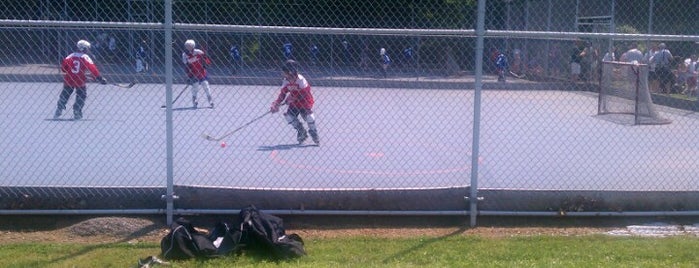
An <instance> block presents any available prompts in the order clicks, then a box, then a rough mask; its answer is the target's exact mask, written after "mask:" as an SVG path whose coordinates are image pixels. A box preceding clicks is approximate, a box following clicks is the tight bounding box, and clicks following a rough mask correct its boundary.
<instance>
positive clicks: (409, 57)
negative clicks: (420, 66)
mask: <svg viewBox="0 0 699 268" xmlns="http://www.w3.org/2000/svg"><path fill="white" fill-rule="evenodd" d="M403 57H404V58H405V65H406V66H407V67H414V66H415V52H414V51H413V47H407V48H405V49H404V50H403Z"/></svg>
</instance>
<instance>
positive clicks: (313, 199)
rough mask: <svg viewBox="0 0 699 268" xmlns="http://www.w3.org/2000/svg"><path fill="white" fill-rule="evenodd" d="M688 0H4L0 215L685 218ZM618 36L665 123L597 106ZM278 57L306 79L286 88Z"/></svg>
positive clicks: (692, 94) (698, 122) (690, 108)
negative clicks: (641, 67)
mask: <svg viewBox="0 0 699 268" xmlns="http://www.w3.org/2000/svg"><path fill="white" fill-rule="evenodd" d="M479 4H482V5H483V7H484V9H482V12H479V9H478V5H479ZM170 10H171V12H170ZM698 12H699V3H697V2H695V1H654V0H642V1H631V0H616V1H615V0H605V1H603V0H577V1H576V0H564V1H550V0H549V1H544V0H505V1H415V0H406V1H379V2H376V1H374V2H361V1H360V2H356V1H355V2H342V1H340V2H338V1H310V0H309V1H286V2H284V1H282V2H273V1H271V2H270V1H250V2H233V1H148V0H125V1H116V0H115V1H69V2H64V1H48V0H37V1H9V2H7V3H6V4H5V8H4V9H3V10H0V19H2V20H0V40H2V43H3V44H4V46H5V51H6V53H3V54H2V55H0V63H1V64H0V65H1V66H0V70H1V71H0V80H1V81H2V82H1V83H2V86H3V88H4V92H5V94H4V95H5V97H4V98H3V99H2V101H0V104H1V105H0V114H2V121H3V124H2V126H3V127H2V130H0V133H1V134H2V137H3V139H2V140H0V148H2V151H3V161H2V162H1V163H0V189H2V192H0V199H2V200H3V202H2V203H1V204H2V207H1V208H0V209H2V210H0V211H2V212H3V213H81V211H82V212H85V211H87V212H89V213H115V212H122V213H154V212H155V213H160V212H163V211H167V212H168V213H172V212H173V210H174V211H175V212H183V211H187V212H219V213H227V212H231V211H235V210H236V209H238V208H240V207H243V206H245V205H248V204H251V203H252V204H256V205H258V207H261V208H263V209H267V210H279V211H280V212H282V213H283V212H284V211H286V212H289V213H309V214H313V213H315V214H343V213H344V214H352V213H361V214H450V215H453V214H456V215H467V214H471V215H472V216H474V215H476V214H481V215H535V214H541V215H558V214H568V215H576V213H577V214H579V215H585V214H586V213H590V214H591V215H610V214H611V215H617V214H618V215H633V214H634V213H640V214H644V215H647V214H649V213H655V214H666V215H667V214H672V213H675V214H693V212H695V211H698V209H697V207H696V204H697V202H696V201H697V200H696V199H697V198H696V192H697V190H699V184H698V183H697V175H699V166H697V164H696V163H697V162H699V151H698V149H697V148H699V146H698V145H699V138H698V137H699V136H697V135H696V133H695V132H696V131H695V130H696V129H698V128H697V127H699V118H698V117H697V114H696V111H697V110H698V107H699V105H698V104H697V91H696V79H697V78H696V77H697V73H696V71H697V70H696V67H695V64H696V56H693V55H694V54H696V53H697V48H698V46H699V45H698V44H697V42H698V41H699V33H697V28H696V27H695V26H696V20H693V17H694V16H693V15H694V14H698ZM479 18H480V19H482V22H483V23H482V24H479V23H478V21H479ZM479 25H483V26H482V27H483V28H480V27H479ZM78 40H86V41H88V42H89V43H90V48H89V50H84V51H79V48H78V47H77V42H78ZM187 40H192V41H194V47H193V49H194V50H190V49H188V48H187V46H186V45H185V43H186V41H187ZM661 44H662V45H661ZM632 46H635V47H636V48H638V49H639V52H640V53H641V54H642V59H640V61H639V63H640V64H647V65H648V66H650V70H651V72H650V74H649V75H648V80H649V81H648V82H649V83H648V86H646V87H642V88H640V89H638V90H641V91H643V90H645V91H647V92H649V94H651V95H652V102H653V103H652V105H654V109H655V110H657V111H658V112H659V113H660V114H661V115H662V117H663V118H668V119H669V121H671V122H672V123H670V124H664V125H633V124H625V123H623V121H621V122H620V121H618V120H616V121H615V120H609V118H608V117H607V116H605V115H598V112H599V109H598V108H599V103H600V99H601V98H600V97H599V96H598V92H600V86H604V85H607V87H610V90H608V91H609V92H616V91H618V90H615V89H616V88H615V86H614V85H615V84H614V83H601V81H602V79H603V78H604V77H609V75H610V74H611V73H605V72H604V71H603V68H602V67H601V66H602V64H601V63H602V61H603V60H606V61H631V60H630V59H631V56H630V55H632V53H628V52H627V51H629V50H630V49H631V48H632ZM658 46H661V47H663V46H664V47H665V48H666V49H668V51H667V52H669V53H664V52H662V50H661V49H660V48H658ZM653 49H655V50H653ZM658 51H661V52H660V53H659V52H658ZM71 53H78V54H71ZM634 53H635V52H634ZM83 54H85V55H88V56H89V58H90V60H89V61H91V62H93V63H94V65H95V66H96V67H97V68H98V71H99V77H100V78H105V79H106V81H105V82H103V84H99V83H98V82H99V80H100V79H99V78H97V77H96V76H97V74H94V73H93V74H92V75H89V74H88V76H87V79H88V82H87V84H86V88H87V89H86V91H83V90H82V89H81V86H82V85H81V83H79V82H78V83H77V84H75V85H73V84H72V83H73V82H76V80H75V78H70V79H68V80H65V79H66V78H64V74H65V73H68V74H69V75H68V76H67V77H72V75H71V74H75V75H77V76H80V73H81V72H82V70H81V69H80V68H82V66H83V65H90V63H89V61H85V57H83V58H81V56H82V55H83ZM643 54H646V55H643ZM69 55H72V56H73V57H74V58H71V60H70V61H68V65H67V67H66V66H63V65H64V64H65V62H66V61H65V59H66V58H67V57H70V56H69ZM634 55H635V54H634ZM653 55H662V57H657V56H656V57H652V56H653ZM289 59H293V60H295V61H296V62H297V63H298V66H297V67H298V72H299V73H300V74H301V76H302V77H305V79H306V81H307V82H308V83H305V82H304V81H303V80H302V79H295V80H293V81H292V82H290V84H291V85H292V86H291V87H284V88H283V87H282V83H283V81H282V66H283V65H284V62H285V61H286V60H289ZM76 62H77V63H80V64H81V65H80V66H78V65H76ZM74 70H75V72H73V71H74ZM656 70H657V72H656ZM665 70H667V74H666V76H665V75H664V74H661V72H665ZM297 78H298V77H297ZM77 80H79V79H77ZM67 81H69V82H67ZM615 81H616V80H615ZM617 82H618V83H625V82H628V81H625V80H623V79H620V80H619V81H617ZM133 83H135V84H133ZM69 84H70V85H73V86H75V87H77V89H75V92H73V93H72V94H70V95H69V94H68V93H71V90H67V91H66V90H65V88H66V86H65V85H69ZM129 84H133V86H132V87H130V86H131V85H129ZM285 85H286V84H285ZM306 85H310V87H311V93H312V95H313V98H314V100H315V103H314V105H313V107H312V108H311V107H305V109H297V104H298V102H303V101H304V100H306V101H307V100H308V97H309V96H308V95H307V94H305V95H304V94H300V95H297V94H296V93H290V94H289V97H287V99H286V102H288V103H289V105H285V104H282V103H280V102H278V103H279V104H280V105H279V106H280V107H279V109H280V111H279V112H276V113H271V112H270V106H273V105H272V103H273V102H274V101H275V100H278V101H281V100H282V99H283V98H284V96H281V95H283V94H281V95H280V93H284V92H285V91H284V90H286V89H289V90H290V92H297V91H301V92H304V91H303V90H304V89H303V88H305V87H306ZM67 88H68V89H70V88H71V87H67ZM623 88H634V89H636V88H638V87H633V86H631V87H623ZM81 92H86V98H84V99H83V97H82V95H80V94H78V93H81ZM60 94H65V95H60ZM65 96H69V97H68V98H65ZM299 96H301V97H299ZM278 97H279V99H277V98H278ZM299 98H301V99H299ZM78 99H79V100H78ZM621 99H622V102H623V103H624V105H627V106H629V107H633V105H634V101H633V99H629V98H621ZM62 100H63V101H62ZM82 100H84V104H81V101H82ZM306 104H307V102H306ZM308 108H311V109H308ZM297 113H300V114H298V116H293V115H296V114H297ZM630 113H632V114H633V110H631V112H630ZM622 117H623V115H622ZM76 118H77V119H79V120H76ZM316 134H317V136H316ZM304 135H310V136H312V137H307V138H305V139H303V137H304ZM207 136H208V138H209V139H208V140H207V139H206V138H205V137H207ZM212 140H213V141H212ZM299 140H302V142H301V143H299ZM316 142H317V143H316ZM166 204H167V205H168V206H167V209H165V207H166ZM66 211H68V212H66ZM358 211H359V212H358Z"/></svg>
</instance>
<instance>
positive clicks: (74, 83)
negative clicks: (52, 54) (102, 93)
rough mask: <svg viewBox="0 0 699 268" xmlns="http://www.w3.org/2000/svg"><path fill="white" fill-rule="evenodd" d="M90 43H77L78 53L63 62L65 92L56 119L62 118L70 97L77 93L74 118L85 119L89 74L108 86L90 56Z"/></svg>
mask: <svg viewBox="0 0 699 268" xmlns="http://www.w3.org/2000/svg"><path fill="white" fill-rule="evenodd" d="M89 51H90V42H88V41H85V40H80V41H78V43H77V51H75V52H73V53H71V54H69V55H68V56H67V57H65V58H64V59H63V61H62V62H61V72H63V90H61V94H60V95H59V97H58V103H57V104H56V112H54V114H53V118H54V119H58V118H59V117H61V113H63V110H65V109H66V103H67V102H68V99H69V98H70V95H71V94H73V92H75V103H74V104H73V118H74V119H75V120H80V119H82V118H83V106H84V105H85V99H87V86H86V83H85V82H86V81H87V75H86V73H87V72H90V73H91V74H92V76H94V77H95V80H97V81H98V82H99V83H100V84H103V85H104V84H107V80H106V79H104V77H102V76H101V75H100V71H99V69H98V68H97V66H96V65H95V64H94V62H92V59H91V58H90V56H89V55H88V53H89Z"/></svg>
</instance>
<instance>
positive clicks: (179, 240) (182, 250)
mask: <svg viewBox="0 0 699 268" xmlns="http://www.w3.org/2000/svg"><path fill="white" fill-rule="evenodd" d="M160 250H161V254H162V256H163V258H166V259H170V260H183V259H189V258H208V257H217V256H219V254H218V249H217V248H216V246H214V243H213V241H212V240H211V239H210V238H209V236H207V235H205V234H203V233H201V232H199V231H197V230H196V229H194V226H193V225H192V223H191V222H190V221H188V220H186V219H184V218H179V219H177V220H176V221H175V222H173V223H172V225H171V226H170V232H169V233H168V234H167V235H166V236H165V237H163V239H162V240H161V241H160Z"/></svg>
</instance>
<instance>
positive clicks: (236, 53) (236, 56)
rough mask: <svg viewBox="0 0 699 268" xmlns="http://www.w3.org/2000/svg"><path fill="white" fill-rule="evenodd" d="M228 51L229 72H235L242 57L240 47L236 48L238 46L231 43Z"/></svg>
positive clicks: (240, 64)
mask: <svg viewBox="0 0 699 268" xmlns="http://www.w3.org/2000/svg"><path fill="white" fill-rule="evenodd" d="M228 53H229V55H230V56H231V73H232V74H237V73H238V70H240V67H241V66H242V62H243V57H242V55H241V54H240V49H239V48H238V46H236V45H232V46H231V49H230V50H229V51H228Z"/></svg>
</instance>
